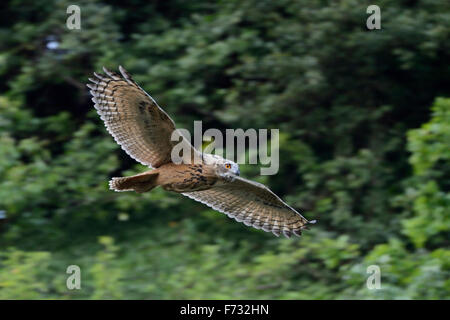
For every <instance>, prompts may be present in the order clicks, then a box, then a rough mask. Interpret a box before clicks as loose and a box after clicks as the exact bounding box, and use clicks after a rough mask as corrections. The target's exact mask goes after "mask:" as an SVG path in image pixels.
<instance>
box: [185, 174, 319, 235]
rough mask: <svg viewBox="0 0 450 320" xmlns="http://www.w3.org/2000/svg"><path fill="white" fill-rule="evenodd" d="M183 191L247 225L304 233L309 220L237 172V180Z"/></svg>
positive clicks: (266, 189) (275, 231)
mask: <svg viewBox="0 0 450 320" xmlns="http://www.w3.org/2000/svg"><path fill="white" fill-rule="evenodd" d="M183 195H185V196H187V197H189V198H192V199H194V200H196V201H199V202H202V203H204V204H206V205H207V206H209V207H211V208H213V209H214V210H217V211H220V212H222V213H225V214H226V215H227V216H229V217H230V218H234V219H235V220H236V221H238V222H243V223H244V224H246V225H247V226H252V227H254V228H256V229H262V230H264V231H266V232H272V233H273V234H275V235H276V236H279V235H280V234H281V233H283V234H284V235H285V236H286V237H290V236H291V235H292V234H294V235H296V236H300V235H301V231H302V229H305V228H306V225H307V224H309V223H315V220H313V221H308V220H306V219H305V218H304V217H303V216H302V215H301V214H300V213H298V212H297V211H296V210H294V209H293V208H291V207H290V206H289V205H288V204H286V203H285V202H284V201H283V200H281V199H280V198H279V197H278V196H277V195H276V194H274V193H273V192H272V191H270V189H269V188H267V187H266V186H264V185H263V184H260V183H257V182H254V181H250V180H247V179H244V178H241V177H239V176H236V177H235V178H234V180H233V181H231V182H225V183H224V184H217V185H215V186H213V187H212V188H211V189H208V190H203V191H194V192H185V193H183Z"/></svg>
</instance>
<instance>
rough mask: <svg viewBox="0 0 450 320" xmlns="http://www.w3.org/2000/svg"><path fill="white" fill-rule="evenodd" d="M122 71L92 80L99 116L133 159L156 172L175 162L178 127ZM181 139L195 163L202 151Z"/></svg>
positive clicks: (109, 72) (124, 71)
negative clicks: (172, 157) (174, 135)
mask: <svg viewBox="0 0 450 320" xmlns="http://www.w3.org/2000/svg"><path fill="white" fill-rule="evenodd" d="M119 70H120V73H121V74H117V73H115V72H111V71H109V70H107V69H106V68H103V71H104V72H105V73H106V75H102V74H98V73H94V75H95V78H89V80H90V81H91V82H92V84H87V86H88V87H89V88H90V89H91V91H90V93H91V94H92V96H93V98H92V101H93V102H94V103H95V109H96V110H97V113H98V114H99V115H100V117H101V119H102V120H103V121H104V123H105V126H106V128H107V130H108V132H109V133H110V134H111V135H112V136H113V137H114V140H115V141H116V142H117V143H118V144H119V145H120V146H121V147H122V149H123V150H125V152H126V153H127V154H128V155H129V156H130V157H132V158H133V159H135V160H137V161H139V162H140V163H142V164H144V165H147V166H150V167H153V168H158V167H159V166H161V165H162V164H164V163H168V162H171V152H172V148H173V147H174V146H175V145H176V144H177V143H178V141H171V136H172V133H173V132H174V130H175V123H174V122H173V120H172V119H171V118H170V117H169V116H168V115H167V114H166V113H165V112H164V110H162V109H161V108H160V107H159V106H158V104H157V103H156V102H155V100H153V98H152V97H151V96H150V95H148V94H147V93H146V92H145V91H144V90H143V89H142V88H141V87H139V86H138V84H137V83H136V82H135V81H134V80H133V79H132V78H131V75H130V74H129V73H128V72H127V71H126V70H125V69H124V68H122V67H121V66H120V67H119ZM181 138H182V139H183V140H182V143H185V144H186V146H187V148H186V149H184V150H190V151H191V155H190V157H189V160H191V158H192V157H193V156H194V155H196V154H197V152H198V151H197V150H196V149H195V148H194V147H193V146H192V145H191V144H190V143H189V142H188V141H187V140H186V139H185V138H184V137H182V136H181ZM183 160H184V159H183Z"/></svg>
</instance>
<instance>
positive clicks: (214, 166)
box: [87, 67, 315, 237]
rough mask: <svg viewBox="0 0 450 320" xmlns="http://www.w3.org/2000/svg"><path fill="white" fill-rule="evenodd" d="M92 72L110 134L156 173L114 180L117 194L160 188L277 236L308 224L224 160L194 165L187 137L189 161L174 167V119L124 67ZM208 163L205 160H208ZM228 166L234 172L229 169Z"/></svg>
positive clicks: (212, 158) (94, 92)
mask: <svg viewBox="0 0 450 320" xmlns="http://www.w3.org/2000/svg"><path fill="white" fill-rule="evenodd" d="M103 70H104V72H105V75H102V74H97V73H94V75H95V78H92V79H91V78H89V80H90V81H91V82H92V83H91V84H88V85H87V86H88V87H89V88H90V89H91V91H90V92H91V94H92V96H93V98H92V101H93V102H94V103H95V108H96V110H97V113H98V114H99V115H100V117H101V119H102V120H103V121H104V123H105V126H106V128H107V130H108V132H109V133H110V134H111V135H112V136H113V137H114V139H115V141H116V142H117V143H118V144H119V145H120V146H121V147H122V149H123V150H125V152H126V153H127V154H128V155H130V156H131V157H132V158H133V159H135V160H137V161H139V162H140V163H142V164H144V165H147V166H149V167H152V168H157V169H155V170H151V171H147V172H144V173H142V174H139V175H136V176H132V177H121V178H113V179H112V180H111V181H110V188H111V189H112V190H115V191H136V192H139V193H141V192H147V191H150V190H152V189H153V188H155V187H156V186H161V187H162V188H164V189H165V190H167V191H174V192H178V193H182V194H183V195H185V196H187V197H189V198H192V199H194V200H196V201H199V202H202V203H204V204H206V205H208V206H209V207H211V208H213V209H215V210H217V211H220V212H223V213H225V214H227V215H228V216H229V217H230V218H234V219H235V220H236V221H238V222H242V223H244V224H246V225H248V226H252V227H254V228H257V229H262V230H264V231H267V232H272V233H273V234H275V235H276V236H279V235H280V234H283V235H284V236H286V237H290V236H291V235H292V234H294V235H296V236H300V234H301V232H302V230H303V229H305V228H306V225H307V224H309V223H314V222H315V221H308V220H306V219H305V218H304V217H303V216H302V215H301V214H300V213H298V212H297V211H296V210H294V209H293V208H291V207H290V206H289V205H287V204H286V203H285V202H283V201H282V200H281V199H280V198H279V197H278V196H276V195H275V194H274V193H273V192H272V191H270V190H269V189H268V188H267V187H266V186H264V185H262V184H260V183H257V182H253V181H250V180H247V179H244V178H241V177H239V176H238V175H239V170H238V166H237V164H235V163H233V165H230V163H229V161H228V160H226V159H223V158H222V157H218V156H213V155H208V154H204V155H203V154H202V159H204V160H205V162H203V163H201V164H194V163H192V160H193V157H194V156H198V157H199V155H200V154H201V153H200V152H199V151H198V150H196V149H195V148H194V147H193V146H192V145H191V144H190V143H189V142H188V141H187V140H186V139H184V138H183V140H182V142H183V143H185V144H186V146H187V147H188V148H187V149H188V150H191V154H190V156H189V157H184V158H183V163H181V164H179V165H177V164H174V163H173V162H172V161H171V151H172V148H173V147H174V146H175V145H176V143H178V142H173V141H171V135H172V133H173V132H174V130H175V124H174V122H173V121H172V119H171V118H170V117H169V116H168V115H167V114H166V113H165V112H164V111H163V110H162V109H161V108H160V107H159V106H158V105H157V103H156V102H155V100H153V98H152V97H150V96H149V95H148V94H147V93H146V92H145V91H144V90H143V89H142V88H141V87H139V86H138V85H137V83H136V82H135V81H134V80H133V79H132V77H131V75H130V74H129V73H128V72H127V71H126V70H125V69H124V68H122V67H119V70H120V74H118V73H115V72H112V71H109V70H107V69H106V68H104V69H103ZM206 160H207V161H206ZM231 168H234V169H233V170H234V171H233V170H232V169H231Z"/></svg>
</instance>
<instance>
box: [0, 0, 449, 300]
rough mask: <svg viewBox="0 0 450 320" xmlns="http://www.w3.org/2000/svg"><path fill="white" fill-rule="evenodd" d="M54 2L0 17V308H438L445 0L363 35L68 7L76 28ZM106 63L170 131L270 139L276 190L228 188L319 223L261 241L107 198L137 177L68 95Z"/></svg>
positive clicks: (352, 7)
mask: <svg viewBox="0 0 450 320" xmlns="http://www.w3.org/2000/svg"><path fill="white" fill-rule="evenodd" d="M70 4H72V3H71V2H70V1H45V2H44V1H34V2H32V3H31V2H29V1H21V0H12V1H6V2H5V3H4V4H3V3H2V5H1V7H2V10H0V211H4V212H5V215H6V218H0V248H2V249H1V251H0V299H19V298H20V299H115V298H123V299H187V298H190V299H226V298H236V299H264V298H267V299H344V298H348V299H448V298H449V297H450V282H449V280H448V279H450V277H449V272H450V271H449V269H450V261H449V259H450V250H449V242H448V239H449V237H448V231H449V229H448V228H449V225H450V221H449V212H450V195H449V189H450V185H449V181H450V164H449V162H450V149H449V146H450V100H449V98H448V97H449V90H448V88H450V82H449V79H450V69H449V67H448V61H449V60H450V56H449V54H450V47H449V42H448V38H449V34H450V16H449V13H448V12H450V10H449V9H450V6H449V4H448V1H413V2H405V1H392V0H380V1H378V3H377V5H379V6H380V7H381V14H382V29H381V30H375V31H368V30H367V29H366V27H365V22H366V19H367V16H368V15H367V14H366V8H367V5H369V4H370V3H365V2H364V1H357V0H342V1H331V0H330V1H309V0H308V1H306V0H281V1H270V0H245V1H243V0H239V1H238V0H228V1H216V2H210V1H200V0H198V1H197V0H191V1H181V0H171V1H139V0H135V1H133V5H128V4H125V3H124V2H122V1H108V2H102V1H99V0H82V1H79V2H78V3H77V5H79V6H80V8H81V25H82V28H81V30H68V29H67V28H66V24H65V21H66V19H67V14H66V8H67V6H68V5H70ZM136 7H139V10H136ZM49 39H53V40H55V41H57V42H58V43H59V47H58V48H57V49H50V48H48V47H47V46H46V44H47V43H48V41H49ZM119 64H120V65H123V66H124V67H126V68H127V69H128V70H129V71H130V72H131V73H132V74H133V76H134V78H135V79H136V81H137V82H138V83H139V84H140V85H141V86H142V87H143V88H144V89H145V90H147V91H148V92H149V93H151V94H152V96H153V97H154V98H155V99H156V100H157V101H158V103H159V104H160V105H161V106H162V107H163V108H164V109H165V110H166V111H167V112H168V113H169V114H170V115H171V116H173V118H174V120H175V121H176V122H177V124H178V127H180V128H183V127H185V128H188V129H192V125H193V121H194V120H200V119H201V120H203V128H204V129H207V128H211V127H215V128H218V129H221V130H224V129H226V128H234V129H237V128H243V129H248V128H256V129H259V128H269V129H270V128H279V129H280V171H279V173H278V174H277V175H275V176H265V177H257V173H258V168H257V166H251V165H246V166H243V168H242V172H243V175H244V176H246V177H249V178H254V179H256V180H258V181H261V182H264V183H266V184H267V185H269V186H270V188H271V189H273V190H274V191H275V192H276V193H277V194H279V195H280V196H282V197H283V198H285V199H286V200H287V201H288V202H289V203H290V204H291V205H293V206H294V207H296V208H298V209H301V211H302V212H303V213H304V215H305V216H306V217H307V218H310V219H318V220H319V221H318V224H316V225H314V226H313V227H312V228H311V229H312V230H310V231H307V232H305V234H304V235H303V236H302V238H301V239H278V238H275V237H273V236H272V235H270V234H266V233H264V232H262V231H258V230H253V229H250V228H248V227H246V226H244V225H242V224H238V223H235V222H232V221H231V220H229V219H228V218H227V217H226V216H224V215H222V214H220V213H218V212H215V211H213V210H210V209H209V208H207V207H205V206H203V205H202V204H199V203H195V202H194V201H192V200H190V199H187V198H184V197H182V196H181V195H176V194H171V193H167V192H164V191H163V190H160V189H156V190H154V191H152V192H151V193H146V194H142V195H140V194H134V193H112V192H111V191H109V190H108V184H107V181H108V179H109V178H110V177H112V176H120V175H131V174H135V173H137V172H140V171H143V170H145V168H144V167H143V166H141V165H138V164H136V163H135V162H134V161H133V160H131V159H129V158H128V157H127V156H126V155H125V153H124V152H123V151H122V150H121V149H120V148H119V147H118V146H117V145H116V144H115V142H114V141H113V139H112V138H111V137H110V136H109V135H108V134H107V133H106V130H105V129H104V126H103V124H102V123H101V121H100V120H99V119H98V117H97V115H96V113H95V110H93V108H92V102H91V101H90V98H89V94H88V90H87V88H86V87H85V85H84V84H85V83H86V81H87V77H89V76H91V74H92V72H93V71H98V70H99V69H100V68H101V66H103V65H105V66H107V67H109V68H110V69H117V67H118V65H119ZM439 97H442V98H439ZM446 97H447V98H446ZM431 105H432V108H431V112H430V108H429V107H430V106H431ZM69 265H78V266H80V268H81V273H82V281H81V290H68V289H67V287H66V279H67V277H68V275H67V274H66V269H67V267H68V266H69ZM370 265H378V266H380V268H381V286H382V289H381V290H369V289H368V288H367V287H366V280H367V277H368V274H367V267H368V266H370Z"/></svg>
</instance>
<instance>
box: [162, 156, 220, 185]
mask: <svg viewBox="0 0 450 320" xmlns="http://www.w3.org/2000/svg"><path fill="white" fill-rule="evenodd" d="M157 170H158V172H159V176H158V185H161V186H162V187H163V188H164V189H165V190H167V191H175V192H191V191H200V190H206V189H209V188H211V187H212V186H213V185H214V184H216V182H217V181H218V177H217V175H216V174H215V172H214V169H213V168H212V167H211V166H208V165H205V164H180V165H176V164H173V163H168V164H165V165H163V166H161V167H159V168H158V169H157Z"/></svg>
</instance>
